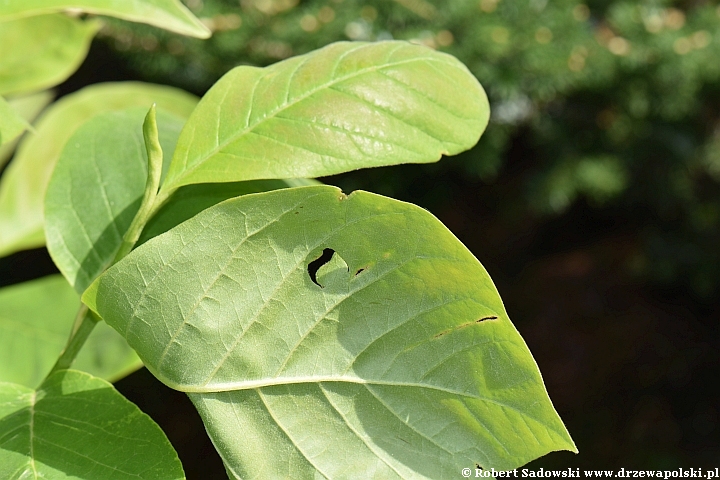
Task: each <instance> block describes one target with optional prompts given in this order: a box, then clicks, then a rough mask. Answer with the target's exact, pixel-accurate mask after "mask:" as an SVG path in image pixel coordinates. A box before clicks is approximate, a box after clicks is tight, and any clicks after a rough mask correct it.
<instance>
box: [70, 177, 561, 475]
mask: <svg viewBox="0 0 720 480" xmlns="http://www.w3.org/2000/svg"><path fill="white" fill-rule="evenodd" d="M333 252H334V253H333ZM328 253H330V254H332V256H331V257H330V259H329V261H327V262H326V263H324V265H320V264H319V263H322V262H318V261H316V259H318V258H321V259H322V258H325V257H327V254H328ZM321 254H324V255H325V257H323V256H322V255H321ZM83 300H84V301H85V302H86V303H87V304H88V305H89V306H90V307H91V308H92V309H94V310H96V311H97V312H98V313H99V314H100V315H101V316H102V317H103V318H104V319H105V320H106V321H107V323H108V324H110V325H111V326H112V327H113V328H115V329H117V330H118V332H120V333H121V334H122V335H123V336H125V338H126V339H127V340H128V343H129V344H130V345H131V346H132V347H133V348H135V350H136V351H137V352H138V354H139V355H140V357H141V358H142V359H143V361H144V363H145V364H146V365H147V366H148V368H149V369H150V370H151V371H152V372H153V373H154V374H155V375H156V376H157V377H158V378H159V379H160V380H162V381H163V382H165V383H166V384H167V385H169V386H171V387H173V388H176V389H179V390H182V391H186V392H189V393H190V394H191V395H190V396H191V398H192V400H193V402H195V404H196V405H197V407H198V410H199V411H200V413H201V414H202V415H203V418H204V420H205V423H206V426H207V428H208V431H209V432H210V434H211V436H212V437H213V440H214V442H215V445H216V446H217V447H218V449H219V451H220V452H221V455H222V456H223V459H224V460H225V462H226V464H227V465H228V469H229V470H231V471H233V472H235V474H237V475H238V476H240V477H243V476H246V475H247V476H250V477H252V476H257V477H262V478H273V477H282V478H303V477H305V476H308V475H310V472H314V473H313V474H315V473H319V474H321V475H325V476H326V477H328V478H333V477H344V476H352V472H353V471H354V470H353V469H357V471H358V472H364V473H365V474H366V475H367V472H372V474H371V475H370V476H375V475H377V476H379V477H383V476H386V477H393V476H396V477H409V476H413V475H415V476H418V477H430V478H442V477H444V476H451V475H452V476H455V475H457V472H459V471H460V468H462V467H463V466H467V465H473V464H474V462H478V463H480V464H481V465H482V466H483V467H484V468H490V467H494V468H496V469H506V468H514V467H516V466H518V465H521V464H523V463H526V462H527V461H529V460H531V459H533V458H536V457H537V456H540V455H543V454H545V453H547V452H548V451H552V450H557V449H574V446H573V444H572V441H571V440H570V437H569V436H568V434H567V432H566V430H565V428H564V426H563V424H562V422H561V421H560V419H559V418H558V416H557V414H556V413H555V411H554V409H553V407H552V405H551V404H550V401H549V399H548V398H547V394H546V392H545V390H544V386H543V384H542V380H541V378H540V375H539V372H538V370H537V367H536V365H535V363H534V361H533V359H532V356H531V355H530V352H529V351H528V349H527V347H526V346H525V344H524V342H523V340H522V339H521V338H520V336H519V334H518V333H517V331H516V330H515V328H514V327H513V326H512V324H511V323H510V320H509V319H508V318H507V315H506V313H505V310H504V308H503V305H502V302H501V300H500V298H499V296H498V294H497V291H496V290H495V287H494V285H493V283H492V281H491V280H490V278H489V276H488V275H487V273H486V272H485V270H484V269H483V267H482V266H481V265H480V263H479V262H478V261H477V260H476V259H475V258H474V257H473V256H472V254H471V253H470V252H469V251H468V250H467V249H466V248H465V247H464V246H463V245H462V244H461V243H460V242H459V241H458V240H457V239H456V238H455V237H454V236H453V235H452V234H451V233H450V232H449V231H448V230H447V229H445V227H444V226H443V225H442V224H441V223H440V222H438V221H437V219H435V218H434V217H433V216H432V215H430V214H429V213H428V212H426V211H425V210H423V209H421V208H418V207H415V206H413V205H409V204H405V203H402V202H399V201H395V200H391V199H388V198H384V197H380V196H378V195H373V194H369V193H365V192H355V193H353V194H352V195H350V196H349V197H345V196H344V195H343V194H342V193H341V192H340V191H339V190H338V189H336V188H334V187H327V186H318V187H301V188H293V189H284V190H276V191H272V192H267V193H260V194H252V195H246V196H243V197H239V198H237V199H233V200H228V201H226V202H223V203H221V204H219V205H216V206H214V207H211V208H209V209H207V210H205V211H203V212H202V213H200V214H198V215H197V216H195V217H193V218H192V219H190V220H188V221H186V222H185V223H183V224H181V225H180V226H178V227H176V228H174V229H173V230H170V231H169V232H167V233H166V234H163V235H161V236H159V237H156V238H154V239H152V240H150V241H148V242H147V243H146V244H144V245H143V246H141V247H139V248H138V249H136V250H135V251H134V252H132V253H131V254H130V255H129V256H128V257H126V258H125V259H124V260H123V261H121V262H120V263H118V264H116V265H115V266H113V267H111V268H110V269H109V270H108V271H107V272H106V273H105V274H103V275H102V276H101V277H100V278H99V279H98V280H97V281H96V282H95V283H94V284H93V285H92V286H91V287H90V288H89V289H88V291H87V292H86V293H85V295H84V297H83ZM223 391H224V392H226V393H222V392H223ZM239 429H240V430H239ZM238 431H243V432H245V433H244V434H243V435H242V438H240V437H238V433H237V432H238ZM350 452H352V453H350ZM348 455H352V458H350V457H348ZM343 459H344V460H343Z"/></svg>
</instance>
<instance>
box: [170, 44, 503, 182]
mask: <svg viewBox="0 0 720 480" xmlns="http://www.w3.org/2000/svg"><path fill="white" fill-rule="evenodd" d="M488 117H489V107H488V102H487V97H486V96H485V93H484V91H483V89H482V87H481V86H480V84H479V83H478V82H477V80H475V78H474V77H473V76H472V75H471V74H470V73H469V72H468V70H467V68H465V66H464V65H463V64H462V63H460V62H459V61H458V60H457V59H455V58H454V57H451V56H449V55H446V54H443V53H439V52H436V51H433V50H430V49H428V48H425V47H420V46H417V45H412V44H409V43H404V42H378V43H335V44H332V45H329V46H327V47H325V48H323V49H320V50H317V51H315V52H312V53H309V54H307V55H302V56H299V57H295V58H291V59H288V60H285V61H282V62H279V63H276V64H275V65H272V66H270V67H267V68H255V67H247V66H241V67H237V68H235V69H234V70H231V71H230V72H229V73H227V74H226V75H225V76H224V77H223V78H222V79H220V81H218V82H217V83H216V84H215V86H213V88H211V89H210V91H209V92H208V93H207V94H206V95H205V97H203V99H202V100H201V102H200V104H199V105H198V108H197V110H196V111H195V112H194V113H193V115H192V116H191V117H190V120H189V121H188V123H187V125H186V126H185V129H184V130H183V133H182V135H181V137H180V140H179V141H178V148H177V151H176V152H175V157H174V159H173V162H172V164H171V165H170V171H169V172H168V177H167V180H166V184H165V185H164V186H163V189H164V190H165V191H169V190H172V189H174V188H176V187H178V186H181V185H185V184H190V183H203V182H229V181H239V180H253V179H270V178H314V177H319V176H324V175H331V174H335V173H340V172H344V171H348V170H354V169H358V168H363V167H374V166H381V165H393V164H398V163H424V162H434V161H437V160H438V159H439V158H440V156H441V155H442V154H448V155H452V154H455V153H458V152H461V151H463V150H466V149H468V148H470V147H472V146H473V145H474V144H475V143H476V142H477V140H478V138H479V137H480V134H481V133H482V131H483V130H484V129H485V126H486V125H487V121H488Z"/></svg>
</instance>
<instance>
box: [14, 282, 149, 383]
mask: <svg viewBox="0 0 720 480" xmlns="http://www.w3.org/2000/svg"><path fill="white" fill-rule="evenodd" d="M39 299H41V300H39ZM79 307H80V298H79V297H78V294H77V293H76V292H75V291H74V290H73V289H72V287H71V286H70V285H68V283H67V281H66V280H65V279H64V278H63V277H62V276H60V275H51V276H49V277H45V278H41V279H39V280H33V281H30V282H26V283H22V284H19V285H13V286H11V287H5V288H2V289H0V382H11V383H19V384H21V385H25V386H26V387H31V388H35V387H37V386H38V384H39V383H40V382H41V381H42V379H43V378H44V377H45V375H47V373H48V372H49V371H50V369H51V368H52V366H53V364H54V363H55V360H57V358H58V355H60V352H61V351H62V349H63V347H64V346H65V343H66V341H67V339H68V335H69V334H70V330H71V329H72V326H73V321H74V319H75V315H76V313H77V311H78V308H79ZM141 366H142V362H141V361H140V359H139V358H138V357H137V355H136V354H135V351H134V350H133V349H132V348H130V347H129V346H128V344H127V342H126V341H125V339H123V338H122V337H121V336H120V335H119V334H118V333H117V332H116V331H115V330H113V329H112V328H110V327H109V326H107V325H106V324H105V323H104V322H101V323H99V324H98V325H97V326H96V327H95V329H94V330H93V332H92V333H91V334H90V338H88V340H87V342H86V343H85V346H84V348H83V349H82V350H81V351H80V354H79V355H78V357H77V359H76V360H75V363H74V364H73V368H75V369H76V370H82V371H85V372H88V373H91V374H92V375H94V376H96V377H100V378H103V379H105V380H107V381H110V382H113V381H116V380H119V379H120V378H122V377H124V376H125V375H128V374H129V373H131V372H134V371H135V370H137V369H138V368H140V367H141Z"/></svg>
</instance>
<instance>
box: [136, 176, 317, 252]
mask: <svg viewBox="0 0 720 480" xmlns="http://www.w3.org/2000/svg"><path fill="white" fill-rule="evenodd" d="M319 184H320V182H318V181H316V180H311V179H305V178H295V179H285V180H250V181H247V182H228V183H210V184H208V183H201V184H196V185H186V186H184V187H180V188H179V189H178V190H176V191H175V193H173V195H172V197H171V198H170V200H169V201H168V202H167V203H166V204H165V205H164V206H163V207H162V208H161V209H160V210H159V211H158V212H157V213H156V214H155V215H154V216H153V217H152V218H151V219H150V221H149V222H148V223H147V225H146V226H145V229H144V230H143V233H142V235H141V236H140V240H139V241H138V245H142V244H143V243H145V242H147V241H148V240H150V239H151V238H153V237H156V236H158V235H160V234H161V233H165V232H167V231H168V230H170V229H171V228H173V227H176V226H178V225H180V224H181V223H182V222H184V221H185V220H188V219H189V218H192V217H194V216H195V215H196V214H198V213H200V212H202V211H203V210H205V209H206V208H208V207H211V206H213V205H216V204H218V203H220V202H222V201H224V200H227V199H229V198H234V197H239V196H240V195H247V194H249V193H259V192H267V191H270V190H277V189H279V188H288V187H297V186H305V185H319Z"/></svg>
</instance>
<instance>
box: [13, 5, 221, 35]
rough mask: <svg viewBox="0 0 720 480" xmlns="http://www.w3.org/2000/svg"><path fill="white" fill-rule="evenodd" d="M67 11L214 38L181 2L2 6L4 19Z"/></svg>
mask: <svg viewBox="0 0 720 480" xmlns="http://www.w3.org/2000/svg"><path fill="white" fill-rule="evenodd" d="M64 10H70V11H80V12H87V13H94V14H97V15H107V16H110V17H117V18H122V19H123V20H129V21H131V22H140V23H147V24H148V25H154V26H156V27H159V28H164V29H165V30H170V31H171V32H175V33H180V34H183V35H189V36H191V37H198V38H208V37H210V30H208V28H207V27H206V26H205V25H203V24H202V22H200V20H198V19H197V18H196V17H195V16H194V15H193V14H192V13H190V11H189V10H188V9H187V8H186V7H185V6H184V5H183V4H182V3H180V2H179V1H178V0H122V1H117V0H71V1H68V0H5V1H3V2H0V18H3V17H4V18H19V17H28V16H33V15H40V14H44V13H53V12H60V11H64Z"/></svg>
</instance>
